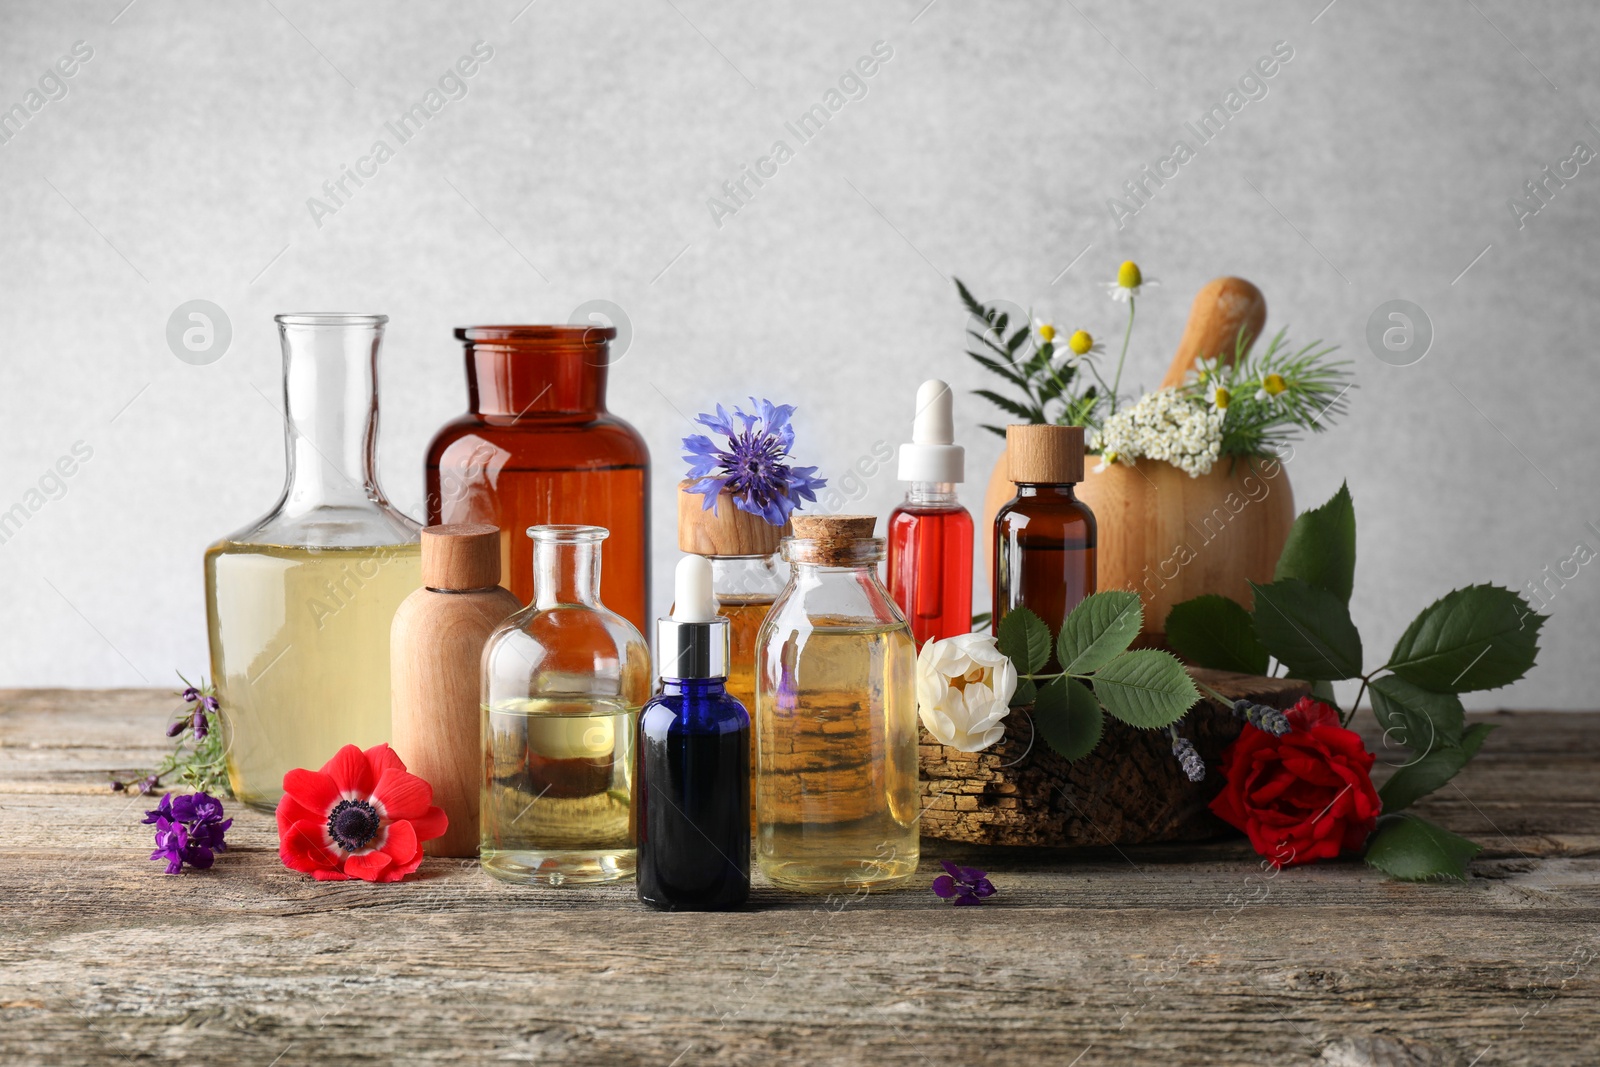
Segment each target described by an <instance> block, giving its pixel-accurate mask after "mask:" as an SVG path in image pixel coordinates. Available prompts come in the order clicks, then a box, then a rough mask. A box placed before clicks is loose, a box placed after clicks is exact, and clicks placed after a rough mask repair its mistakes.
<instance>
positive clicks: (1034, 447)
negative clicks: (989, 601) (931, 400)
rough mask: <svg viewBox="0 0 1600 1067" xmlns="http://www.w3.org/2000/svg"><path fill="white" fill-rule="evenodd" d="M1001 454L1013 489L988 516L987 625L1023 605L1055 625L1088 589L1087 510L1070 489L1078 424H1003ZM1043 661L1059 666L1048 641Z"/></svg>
mask: <svg viewBox="0 0 1600 1067" xmlns="http://www.w3.org/2000/svg"><path fill="white" fill-rule="evenodd" d="M1006 462H1007V466H1008V476H1009V477H1010V479H1011V481H1012V482H1014V483H1016V486H1017V495H1016V496H1014V497H1012V498H1011V499H1010V500H1009V501H1007V502H1006V504H1005V505H1004V506H1003V507H1001V508H1000V510H999V512H998V513H996V515H995V518H994V630H995V632H996V633H999V632H1000V622H1001V620H1002V619H1004V618H1005V617H1006V614H1007V613H1008V612H1010V611H1011V610H1012V609H1013V608H1017V607H1026V608H1028V609H1029V610H1030V611H1032V612H1033V613H1034V614H1035V615H1038V616H1039V618H1041V619H1043V620H1044V622H1045V625H1047V626H1049V627H1050V632H1051V633H1057V632H1058V631H1060V629H1061V624H1062V622H1063V621H1064V620H1065V619H1066V617H1067V613H1068V612H1070V611H1071V610H1072V609H1073V608H1075V607H1077V606H1078V602H1079V601H1081V600H1082V599H1083V598H1084V597H1086V596H1088V595H1089V594H1090V593H1092V592H1094V591H1095V570H1094V547H1095V521H1094V512H1092V511H1090V510H1089V508H1088V506H1087V505H1086V504H1084V503H1083V502H1082V501H1080V500H1079V499H1078V498H1077V497H1076V496H1074V495H1073V492H1072V487H1073V486H1074V485H1076V484H1077V483H1078V482H1080V481H1082V480H1083V427H1081V426H1039V425H1033V426H1007V427H1006ZM1045 669H1046V670H1047V671H1055V670H1059V669H1060V668H1059V667H1058V666H1057V665H1056V661H1055V653H1054V651H1053V646H1052V652H1051V654H1050V665H1049V666H1048V667H1046V668H1045Z"/></svg>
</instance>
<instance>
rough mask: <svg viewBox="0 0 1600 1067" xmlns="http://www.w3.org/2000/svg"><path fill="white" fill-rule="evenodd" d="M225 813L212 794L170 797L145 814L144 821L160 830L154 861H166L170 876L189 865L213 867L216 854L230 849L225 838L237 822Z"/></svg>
mask: <svg viewBox="0 0 1600 1067" xmlns="http://www.w3.org/2000/svg"><path fill="white" fill-rule="evenodd" d="M223 814H224V812H223V809H222V802H221V801H220V800H218V799H217V798H216V797H214V796H212V795H210V794H209V793H190V794H187V795H185V796H178V797H175V796H173V795H172V794H171V793H168V794H166V795H165V796H163V797H162V798H161V802H160V803H159V804H158V805H157V806H156V808H155V810H153V811H147V812H145V813H144V821H145V822H146V823H153V824H155V828H156V850H155V851H154V852H152V853H150V858H151V859H153V860H159V859H164V860H166V861H167V873H168V874H177V873H178V872H179V871H181V870H183V865H184V864H186V863H187V864H188V865H189V866H191V867H194V868H196V869H198V870H202V871H203V870H205V869H206V868H207V867H210V866H211V864H212V863H213V862H214V861H215V858H216V857H215V855H214V853H216V852H225V851H227V848H228V845H227V842H225V841H224V840H223V835H224V834H226V833H227V832H228V827H230V826H232V825H233V820H232V819H224V818H223V817H222V816H223Z"/></svg>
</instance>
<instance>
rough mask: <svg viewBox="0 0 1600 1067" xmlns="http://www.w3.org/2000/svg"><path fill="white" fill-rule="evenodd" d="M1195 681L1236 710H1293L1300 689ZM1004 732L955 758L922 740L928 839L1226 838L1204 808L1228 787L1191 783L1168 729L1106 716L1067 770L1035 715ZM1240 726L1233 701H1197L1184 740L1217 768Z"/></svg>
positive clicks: (1233, 677) (1283, 681)
mask: <svg viewBox="0 0 1600 1067" xmlns="http://www.w3.org/2000/svg"><path fill="white" fill-rule="evenodd" d="M1189 673H1190V674H1191V675H1193V676H1194V678H1195V679H1196V680H1197V681H1200V682H1203V683H1204V684H1206V685H1208V686H1210V687H1211V688H1213V689H1215V690H1216V691H1217V692H1219V693H1221V694H1222V695H1223V696H1225V697H1228V698H1229V700H1230V701H1232V700H1251V701H1254V702H1255V703H1258V704H1266V705H1269V706H1270V707H1274V708H1288V707H1292V706H1293V705H1294V702H1295V701H1297V700H1299V699H1300V698H1301V697H1303V696H1306V695H1308V694H1309V693H1310V692H1311V687H1310V686H1309V685H1307V684H1306V683H1305V682H1297V681H1294V680H1292V679H1289V678H1257V677H1254V676H1251V675H1246V674H1232V673H1229V672H1227V671H1212V670H1206V669H1204V668H1200V667H1190V668H1189ZM1005 726H1006V734H1005V737H1003V738H1002V739H1001V740H1000V741H999V742H997V743H996V744H995V745H993V746H992V747H990V748H988V749H986V750H984V751H982V752H959V751H957V750H956V749H953V748H950V747H949V746H948V745H941V744H939V743H938V742H937V741H935V740H934V739H933V738H932V737H930V736H929V735H928V734H927V733H924V734H923V735H922V746H921V762H922V781H921V786H922V808H923V811H922V833H923V835H924V836H925V837H932V838H938V839H939V840H941V841H960V842H963V843H965V844H970V845H1025V846H1032V847H1049V848H1060V847H1069V846H1077V845H1127V844H1145V843H1147V842H1152V841H1204V840H1206V839H1208V838H1214V837H1219V836H1223V835H1225V834H1228V833H1231V831H1230V829H1229V827H1228V825H1227V824H1226V823H1224V822H1223V821H1222V820H1221V819H1219V818H1217V817H1216V816H1215V815H1212V814H1211V810H1210V808H1209V807H1208V806H1207V805H1209V804H1210V802H1211V798H1212V797H1214V796H1216V795H1217V792H1218V790H1220V789H1221V788H1222V779H1221V778H1220V777H1219V776H1217V775H1214V774H1213V775H1209V776H1207V778H1206V780H1205V781H1203V782H1191V781H1189V779H1188V778H1187V777H1185V776H1184V773H1183V768H1182V767H1181V766H1180V765H1179V764H1178V761H1177V760H1176V759H1174V758H1173V755H1172V741H1171V739H1170V738H1169V737H1168V736H1167V733H1166V731H1165V730H1138V729H1135V728H1134V727H1132V726H1128V725H1126V724H1125V723H1121V722H1118V721H1117V720H1115V719H1113V718H1111V717H1110V716H1109V715H1108V716H1106V720H1105V733H1104V735H1103V736H1102V737H1101V739H1100V744H1099V746H1097V747H1096V748H1095V750H1094V751H1093V752H1091V753H1089V755H1087V756H1085V757H1084V758H1083V759H1080V760H1077V761H1069V760H1065V759H1063V758H1061V757H1060V756H1058V755H1056V754H1055V753H1054V752H1052V751H1051V750H1050V747H1049V746H1048V745H1046V744H1045V743H1044V739H1043V738H1041V737H1039V736H1037V731H1036V730H1035V728H1034V723H1033V716H1032V714H1031V709H1027V708H1022V709H1017V710H1014V711H1013V712H1012V713H1011V714H1010V715H1008V716H1006V723H1005ZM1242 727H1243V724H1242V723H1241V722H1240V720H1239V719H1237V718H1235V717H1234V715H1233V709H1232V705H1231V703H1228V704H1224V703H1222V702H1220V701H1217V700H1215V699H1212V698H1209V697H1208V698H1205V699H1202V700H1201V701H1200V702H1199V703H1198V704H1196V705H1195V706H1194V707H1193V708H1191V709H1190V710H1189V713H1188V715H1186V716H1185V717H1184V720H1183V727H1182V730H1183V735H1184V736H1185V737H1187V738H1188V739H1189V740H1190V741H1192V742H1194V746H1195V749H1196V750H1197V751H1198V752H1199V753H1200V755H1201V757H1202V758H1203V759H1204V760H1205V761H1206V763H1207V765H1209V766H1212V767H1215V766H1217V765H1218V764H1219V763H1220V761H1221V758H1222V753H1223V751H1224V750H1225V749H1226V748H1227V747H1228V745H1229V744H1231V743H1232V742H1233V739H1234V738H1236V737H1238V736H1239V731H1240V729H1242Z"/></svg>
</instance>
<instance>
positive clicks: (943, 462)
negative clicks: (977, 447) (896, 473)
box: [900, 378, 967, 482]
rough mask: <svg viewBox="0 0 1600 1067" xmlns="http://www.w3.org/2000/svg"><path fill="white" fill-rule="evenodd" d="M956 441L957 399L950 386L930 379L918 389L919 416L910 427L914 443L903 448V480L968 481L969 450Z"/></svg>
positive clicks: (901, 477) (902, 446) (901, 464)
mask: <svg viewBox="0 0 1600 1067" xmlns="http://www.w3.org/2000/svg"><path fill="white" fill-rule="evenodd" d="M955 440H956V418H955V397H954V396H953V395H952V394H951V392H950V387H949V386H948V385H946V384H945V383H944V382H941V381H940V380H939V379H937V378H930V379H928V380H927V381H925V382H923V383H922V385H921V387H920V388H918V389H917V414H916V420H915V421H914V422H913V423H912V424H911V443H910V444H906V445H901V446H900V480H901V481H902V482H964V481H966V465H967V464H966V455H967V453H966V449H964V448H962V447H961V446H960V445H958V444H956V443H955Z"/></svg>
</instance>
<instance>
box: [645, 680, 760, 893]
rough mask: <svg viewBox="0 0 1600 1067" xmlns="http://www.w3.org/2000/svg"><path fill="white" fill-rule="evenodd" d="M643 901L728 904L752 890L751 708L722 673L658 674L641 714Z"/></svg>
mask: <svg viewBox="0 0 1600 1067" xmlns="http://www.w3.org/2000/svg"><path fill="white" fill-rule="evenodd" d="M635 788H636V789H637V791H638V794H639V811H640V819H639V856H638V878H639V899H640V900H642V901H644V902H645V903H646V904H649V905H650V906H651V907H654V908H660V909H662V910H663V911H726V910H729V909H731V908H737V907H740V906H742V905H743V904H744V903H745V901H746V900H747V899H748V898H749V896H750V715H749V713H748V712H746V711H745V709H744V705H743V704H740V703H739V702H738V701H737V700H735V699H733V697H731V696H729V695H728V693H727V690H726V689H724V688H723V681H722V679H709V678H708V679H685V680H682V681H678V680H675V679H670V678H663V679H662V680H661V694H660V695H659V696H657V697H656V698H655V699H654V700H652V701H650V703H648V704H646V705H645V706H644V710H643V712H641V713H640V715H639V778H638V783H637V785H636V787H635Z"/></svg>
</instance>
